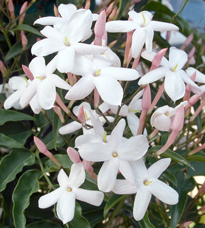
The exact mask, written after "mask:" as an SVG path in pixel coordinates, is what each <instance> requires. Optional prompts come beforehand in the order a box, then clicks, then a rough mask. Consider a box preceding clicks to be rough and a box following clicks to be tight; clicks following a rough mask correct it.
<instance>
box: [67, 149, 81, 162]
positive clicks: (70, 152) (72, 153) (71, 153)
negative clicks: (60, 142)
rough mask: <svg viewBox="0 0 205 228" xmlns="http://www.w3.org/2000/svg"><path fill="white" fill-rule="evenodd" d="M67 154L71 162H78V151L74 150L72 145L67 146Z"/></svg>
mask: <svg viewBox="0 0 205 228" xmlns="http://www.w3.org/2000/svg"><path fill="white" fill-rule="evenodd" d="M67 154H68V157H69V158H70V160H71V161H72V162H73V163H79V162H81V160H80V156H79V153H78V151H76V150H75V149H73V148H72V147H68V148H67Z"/></svg>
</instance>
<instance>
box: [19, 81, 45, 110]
mask: <svg viewBox="0 0 205 228" xmlns="http://www.w3.org/2000/svg"><path fill="white" fill-rule="evenodd" d="M40 82H41V80H40V79H38V78H34V80H33V81H31V82H30V84H29V85H28V86H27V88H26V89H25V91H24V92H23V94H22V96H21V98H20V101H19V104H20V105H21V107H22V108H25V107H26V105H27V104H28V103H29V102H30V100H31V99H32V98H33V97H34V95H35V94H36V89H37V86H38V84H39V83H40Z"/></svg>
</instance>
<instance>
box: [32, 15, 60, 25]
mask: <svg viewBox="0 0 205 228" xmlns="http://www.w3.org/2000/svg"><path fill="white" fill-rule="evenodd" d="M63 21H64V19H63V18H61V17H51V16H48V17H41V18H38V19H37V20H35V21H34V23H33V24H34V25H35V24H40V25H54V24H56V23H62V22H63Z"/></svg>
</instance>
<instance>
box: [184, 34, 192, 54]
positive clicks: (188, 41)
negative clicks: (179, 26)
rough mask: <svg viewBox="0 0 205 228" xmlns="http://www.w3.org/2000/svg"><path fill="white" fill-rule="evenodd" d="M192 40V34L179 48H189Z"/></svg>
mask: <svg viewBox="0 0 205 228" xmlns="http://www.w3.org/2000/svg"><path fill="white" fill-rule="evenodd" d="M193 38H194V34H193V33H191V34H190V35H189V36H188V37H187V38H186V40H185V42H184V44H183V45H182V46H181V50H185V48H186V47H188V46H189V44H190V43H191V42H192V40H193Z"/></svg>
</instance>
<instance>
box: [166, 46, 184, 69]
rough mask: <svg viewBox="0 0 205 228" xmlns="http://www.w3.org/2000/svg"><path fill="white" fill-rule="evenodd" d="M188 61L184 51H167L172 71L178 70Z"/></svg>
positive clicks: (171, 49) (172, 48)
mask: <svg viewBox="0 0 205 228" xmlns="http://www.w3.org/2000/svg"><path fill="white" fill-rule="evenodd" d="M187 60H188V55H187V53H186V52H185V51H183V50H179V49H177V48H175V47H171V48H170V51H169V63H170V66H171V68H172V70H173V69H174V68H175V70H180V69H182V67H183V66H184V65H185V63H186V62H187ZM176 66H177V67H176Z"/></svg>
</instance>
